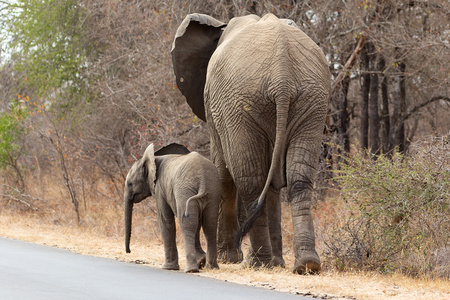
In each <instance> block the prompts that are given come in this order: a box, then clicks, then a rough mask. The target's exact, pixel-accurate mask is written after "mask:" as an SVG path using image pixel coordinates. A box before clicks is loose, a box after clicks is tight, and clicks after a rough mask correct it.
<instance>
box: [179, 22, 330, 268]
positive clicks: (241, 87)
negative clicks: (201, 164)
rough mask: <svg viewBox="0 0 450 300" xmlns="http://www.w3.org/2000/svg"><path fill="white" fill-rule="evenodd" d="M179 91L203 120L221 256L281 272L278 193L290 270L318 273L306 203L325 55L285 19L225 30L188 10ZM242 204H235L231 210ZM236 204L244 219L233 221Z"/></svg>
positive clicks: (322, 111)
mask: <svg viewBox="0 0 450 300" xmlns="http://www.w3.org/2000/svg"><path fill="white" fill-rule="evenodd" d="M171 53H172V62H173V68H174V73H175V77H176V82H177V86H178V88H179V90H180V91H181V92H182V94H183V95H184V96H185V97H186V101H187V103H188V104H189V105H190V107H191V108H192V110H193V112H194V113H195V114H196V115H197V116H198V117H199V118H200V119H202V120H204V121H206V122H207V124H208V128H209V133H210V138H211V145H210V147H211V156H210V157H211V159H212V161H213V163H214V165H215V166H216V167H217V169H218V171H219V176H220V180H221V182H222V196H221V198H222V201H221V210H220V211H221V215H220V218H219V223H218V245H217V246H218V257H219V260H221V261H225V262H231V263H238V262H241V261H242V260H243V255H242V251H241V250H240V244H241V241H242V238H243V237H244V236H245V235H246V234H247V233H249V236H250V243H251V247H250V251H249V253H248V255H247V256H246V258H245V260H244V261H243V264H244V265H246V266H284V265H285V264H284V260H283V257H282V240H281V225H280V224H281V205H280V200H279V191H280V189H281V188H282V187H287V195H288V201H289V204H290V208H291V215H292V221H293V227H294V239H293V243H294V255H295V264H294V269H293V271H294V272H295V273H300V274H303V273H305V272H312V273H315V272H319V271H320V268H321V263H320V259H319V256H318V255H317V252H316V249H315V235H314V224H313V220H312V216H311V211H310V206H311V197H312V187H313V182H314V177H315V174H316V171H317V165H318V160H319V154H320V145H321V141H322V135H323V128H324V125H325V117H326V114H327V110H328V103H329V100H330V94H331V75H330V71H329V67H328V62H327V60H326V59H325V56H324V54H323V52H322V50H321V49H320V48H319V47H318V46H317V45H316V44H315V43H314V41H312V40H311V39H310V38H309V37H308V36H307V35H306V34H305V33H304V32H303V31H301V30H300V29H299V27H298V26H297V25H296V24H295V22H293V21H292V20H287V19H279V18H277V17H276V16H274V15H272V14H267V15H265V16H263V17H259V16H256V15H248V16H243V17H236V18H233V19H231V20H230V21H229V22H228V24H226V23H223V22H221V21H219V20H216V19H214V18H212V17H210V16H208V15H203V14H189V15H187V16H186V17H185V19H184V20H183V22H182V23H181V24H180V26H179V28H178V30H177V32H176V35H175V38H174V41H173V43H172V50H171ZM238 204H239V205H238ZM241 205H242V211H243V212H244V214H245V215H246V219H245V221H242V220H241V221H240V220H239V219H238V211H237V209H236V208H237V207H240V206H241Z"/></svg>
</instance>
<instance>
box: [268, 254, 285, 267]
mask: <svg viewBox="0 0 450 300" xmlns="http://www.w3.org/2000/svg"><path fill="white" fill-rule="evenodd" d="M271 264H272V266H274V267H281V268H286V263H285V262H284V259H283V257H282V256H274V257H273V258H272V262H271Z"/></svg>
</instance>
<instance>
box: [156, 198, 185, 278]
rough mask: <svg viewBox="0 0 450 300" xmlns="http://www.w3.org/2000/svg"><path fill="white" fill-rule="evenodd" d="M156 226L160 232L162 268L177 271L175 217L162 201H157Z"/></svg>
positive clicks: (178, 267)
mask: <svg viewBox="0 0 450 300" xmlns="http://www.w3.org/2000/svg"><path fill="white" fill-rule="evenodd" d="M158 224H159V228H160V230H161V236H162V239H163V244H164V254H165V260H164V263H163V265H162V268H163V269H166V270H179V269H180V266H179V265H178V250H177V244H176V227H175V215H174V214H173V212H172V210H171V208H170V207H169V205H168V204H167V203H166V202H165V201H164V200H158Z"/></svg>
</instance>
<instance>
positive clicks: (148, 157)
mask: <svg viewBox="0 0 450 300" xmlns="http://www.w3.org/2000/svg"><path fill="white" fill-rule="evenodd" d="M142 162H143V165H144V172H147V174H144V176H147V178H148V184H149V186H150V191H151V193H152V195H154V193H155V180H156V162H155V150H154V147H153V144H150V145H149V146H148V147H147V149H145V152H144V155H143V156H142Z"/></svg>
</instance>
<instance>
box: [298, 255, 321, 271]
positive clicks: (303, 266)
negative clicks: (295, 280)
mask: <svg viewBox="0 0 450 300" xmlns="http://www.w3.org/2000/svg"><path fill="white" fill-rule="evenodd" d="M320 270H321V264H320V259H319V256H318V255H317V253H316V251H314V252H312V253H311V252H310V253H308V254H304V255H302V257H301V258H300V259H297V258H296V259H295V265H294V270H293V272H294V273H295V274H300V275H305V274H313V275H315V274H319V273H320Z"/></svg>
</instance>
